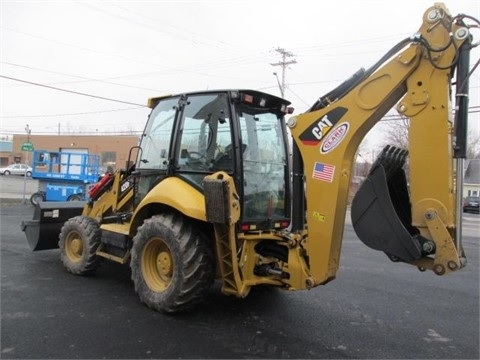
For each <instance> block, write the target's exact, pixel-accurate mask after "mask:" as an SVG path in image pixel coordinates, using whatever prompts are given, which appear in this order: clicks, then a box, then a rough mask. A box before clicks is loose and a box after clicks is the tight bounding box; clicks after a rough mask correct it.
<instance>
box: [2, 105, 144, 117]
mask: <svg viewBox="0 0 480 360" xmlns="http://www.w3.org/2000/svg"><path fill="white" fill-rule="evenodd" d="M143 108H144V106H137V107H132V108H125V109H111V110H97V111H84V112H78V113H67V114H45V115H13V116H0V119H18V118H20V119H21V118H47V117H63V116H77V115H90V114H101V113H108V112H116V111H129V110H137V109H143Z"/></svg>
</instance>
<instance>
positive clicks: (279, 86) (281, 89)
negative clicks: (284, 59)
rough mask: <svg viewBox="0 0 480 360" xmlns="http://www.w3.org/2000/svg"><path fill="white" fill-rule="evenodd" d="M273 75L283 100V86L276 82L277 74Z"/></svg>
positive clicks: (278, 81)
mask: <svg viewBox="0 0 480 360" xmlns="http://www.w3.org/2000/svg"><path fill="white" fill-rule="evenodd" d="M273 75H275V78H276V79H277V84H278V88H279V89H280V95H282V98H283V86H282V85H281V84H280V80H278V75H277V73H276V72H274V73H273Z"/></svg>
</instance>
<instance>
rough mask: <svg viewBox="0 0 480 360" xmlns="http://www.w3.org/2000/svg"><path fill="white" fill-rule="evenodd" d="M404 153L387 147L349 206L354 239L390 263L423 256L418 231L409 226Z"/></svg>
mask: <svg viewBox="0 0 480 360" xmlns="http://www.w3.org/2000/svg"><path fill="white" fill-rule="evenodd" d="M406 155H407V152H406V151H405V150H400V149H396V148H391V147H387V148H385V149H384V151H383V152H382V154H381V155H380V157H379V159H377V161H376V162H375V163H374V164H373V166H372V170H371V171H370V173H369V174H368V177H367V179H366V180H365V181H364V182H363V184H362V185H361V187H360V189H359V190H358V191H357V193H356V195H355V197H354V199H353V201H352V207H351V215H352V224H353V228H354V229H355V232H356V234H357V236H358V237H359V238H360V240H361V241H362V242H363V243H364V244H365V245H367V246H368V247H370V248H372V249H375V250H379V251H383V252H385V253H386V254H387V255H388V257H389V258H390V259H392V260H401V261H405V262H410V261H413V260H418V259H420V258H421V257H422V256H424V255H425V254H423V253H422V246H421V242H422V241H421V237H420V236H419V234H418V230H417V229H415V228H414V227H412V226H411V225H410V223H411V210H410V203H409V197H408V190H407V181H406V178H405V172H404V171H403V169H402V166H403V165H404V163H405V157H406Z"/></svg>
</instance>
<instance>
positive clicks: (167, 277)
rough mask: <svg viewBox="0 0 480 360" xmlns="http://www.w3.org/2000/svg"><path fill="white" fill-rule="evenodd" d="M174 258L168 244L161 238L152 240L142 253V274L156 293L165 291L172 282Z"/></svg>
mask: <svg viewBox="0 0 480 360" xmlns="http://www.w3.org/2000/svg"><path fill="white" fill-rule="evenodd" d="M173 265H174V264H173V258H172V253H171V252H170V249H169V248H168V246H167V244H165V242H164V241H163V240H162V239H160V238H152V239H150V240H149V241H148V243H147V244H146V245H145V247H144V248H143V251H142V258H141V267H142V274H143V278H144V279H145V282H146V283H147V285H148V287H149V288H150V289H151V290H153V291H156V292H160V291H164V290H165V289H166V288H167V287H168V286H169V285H170V282H171V281H172V275H173Z"/></svg>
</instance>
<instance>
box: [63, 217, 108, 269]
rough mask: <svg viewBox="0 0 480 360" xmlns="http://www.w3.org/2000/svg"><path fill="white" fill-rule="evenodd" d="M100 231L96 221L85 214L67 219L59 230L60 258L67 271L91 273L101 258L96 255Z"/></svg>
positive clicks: (98, 264)
mask: <svg viewBox="0 0 480 360" xmlns="http://www.w3.org/2000/svg"><path fill="white" fill-rule="evenodd" d="M101 236H102V233H101V230H100V227H99V226H98V223H97V222H96V221H95V220H94V219H91V218H88V217H85V216H76V217H73V218H71V219H68V220H67V221H66V222H65V224H64V225H63V227H62V230H61V231H60V237H59V238H60V240H59V241H58V246H59V247H60V258H61V260H62V263H63V266H65V268H66V269H67V271H69V272H71V273H72V274H75V275H88V274H91V273H93V272H94V271H95V270H96V269H97V268H98V267H99V266H100V262H101V260H102V259H103V258H102V257H100V256H98V255H96V251H97V248H98V246H99V245H100V239H101Z"/></svg>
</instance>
